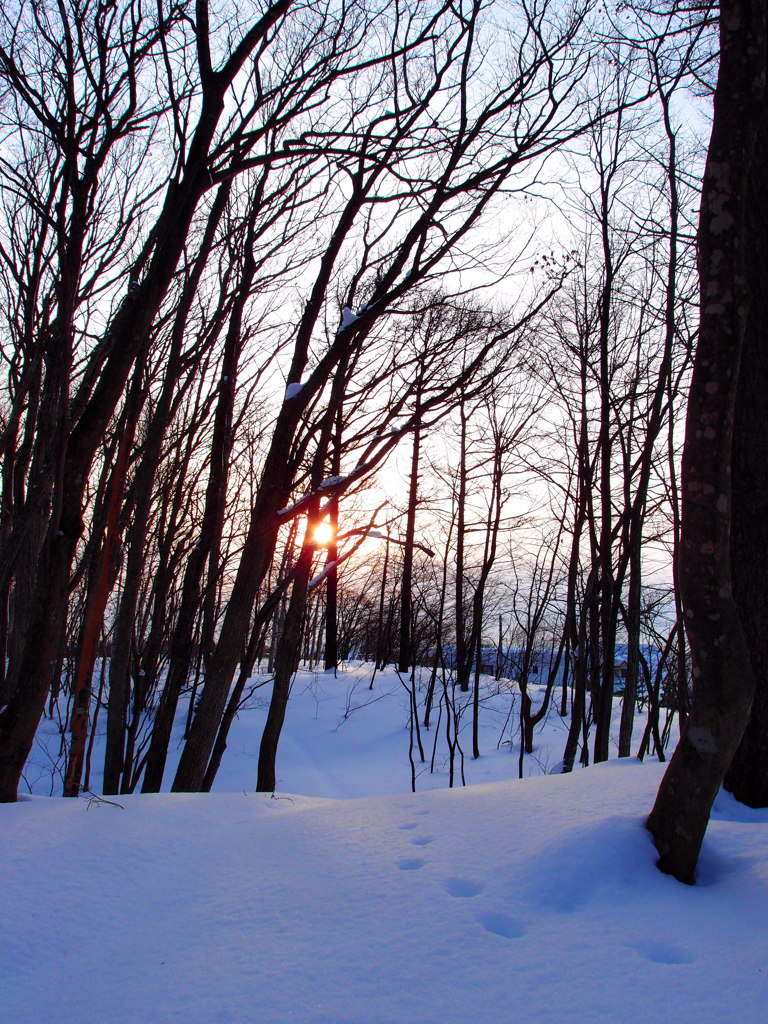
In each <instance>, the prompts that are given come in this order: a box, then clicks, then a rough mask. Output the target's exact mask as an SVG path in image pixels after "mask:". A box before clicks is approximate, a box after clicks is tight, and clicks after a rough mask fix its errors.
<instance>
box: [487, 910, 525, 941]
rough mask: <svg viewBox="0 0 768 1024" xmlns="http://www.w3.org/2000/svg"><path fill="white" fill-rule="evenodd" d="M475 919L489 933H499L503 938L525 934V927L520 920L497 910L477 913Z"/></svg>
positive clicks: (513, 937) (517, 937)
mask: <svg viewBox="0 0 768 1024" xmlns="http://www.w3.org/2000/svg"><path fill="white" fill-rule="evenodd" d="M475 920H476V921H477V923H478V924H480V925H482V926H483V928H485V930H486V931H487V932H490V933H491V935H500V936H501V937H502V938H503V939H519V938H521V936H523V935H525V931H526V928H525V925H524V924H523V923H522V922H521V921H517V920H516V919H515V918H514V917H510V916H509V914H502V913H501V912H500V911H497V910H488V911H486V912H485V913H483V914H478V915H477V917H476V919H475Z"/></svg>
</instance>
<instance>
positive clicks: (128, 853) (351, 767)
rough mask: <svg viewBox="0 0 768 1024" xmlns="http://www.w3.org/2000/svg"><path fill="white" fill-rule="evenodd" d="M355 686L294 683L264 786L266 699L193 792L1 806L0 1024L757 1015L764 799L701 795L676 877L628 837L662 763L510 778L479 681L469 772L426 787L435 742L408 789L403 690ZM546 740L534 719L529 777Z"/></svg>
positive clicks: (550, 748)
mask: <svg viewBox="0 0 768 1024" xmlns="http://www.w3.org/2000/svg"><path fill="white" fill-rule="evenodd" d="M370 678H371V668H370V666H367V667H366V666H357V667H351V668H350V669H349V670H348V671H344V672H340V673H339V675H338V678H336V677H334V675H333V674H332V673H323V672H310V671H302V672H300V673H299V674H298V676H297V679H296V681H295V683H294V687H293V691H292V697H291V703H290V705H289V708H288V716H287V720H286V727H285V728H286V732H285V736H284V739H283V742H282V743H281V748H280V752H279V761H278V777H279V783H278V791H277V793H276V794H275V795H274V796H271V795H261V794H258V795H257V794H255V793H253V792H250V790H252V788H253V782H254V776H255V759H256V755H257V751H258V736H259V733H260V728H261V724H262V723H263V720H264V713H265V708H264V702H265V690H266V689H268V688H265V689H261V690H257V691H255V694H254V698H253V700H252V706H251V707H250V708H248V709H246V710H244V711H243V712H242V714H241V716H240V719H239V720H238V722H237V723H236V727H235V728H234V729H233V733H232V735H231V738H230V744H229V747H228V750H227V753H226V755H225V759H224V763H223V765H222V772H221V774H220V777H219V778H218V779H217V784H216V790H217V791H216V792H214V793H211V794H206V795H185V794H162V795H158V796H138V795H137V796H125V797H118V798H115V800H114V802H113V803H105V802H97V801H92V800H89V799H87V798H82V799H80V800H63V799H50V798H45V797H42V796H36V795H35V796H27V797H25V798H24V799H22V800H21V801H20V802H19V803H18V804H14V805H4V806H0V816H1V818H2V821H1V823H0V865H2V877H3V887H2V890H1V891H0V1005H2V1007H3V1017H4V1019H6V1020H8V1021H13V1022H14V1024H51V1022H58V1021H65V1020H78V1022H80V1024H104V1022H107V1021H109V1022H112V1024H138V1022H142V1024H144V1022H157V1024H176V1022H179V1024H181V1022H184V1024H249V1022H254V1024H256V1022H257V1024H285V1022H299V1024H438V1022H439V1024H465V1022H467V1021H471V1022H473V1024H475V1022H477V1024H506V1022H512V1021H517V1020H520V1021H524V1022H526V1024H566V1022H579V1024H584V1022H586V1024H617V1022H620V1024H622V1022H631V1024H645V1022H648V1024H651V1022H653V1024H658V1022H662V1024H694V1022H695V1024H702V1022H704V1024H707V1022H713V1024H714V1022H717V1024H726V1022H733V1024H737V1022H738V1024H758V1022H760V1024H762V1021H763V1020H764V1019H765V1005H766V999H767V998H768V982H767V980H766V979H767V977H768V967H766V953H768V933H766V928H765V921H766V920H768V811H754V810H750V809H747V808H744V807H742V806H741V805H739V804H738V803H736V801H734V800H733V798H731V797H730V796H728V795H726V794H723V795H721V796H720V797H719V798H718V800H717V801H716V804H715V808H714V816H713V821H712V823H711V825H710V829H709V832H708V834H707V838H706V840H705V845H704V851H703V855H702V860H701V867H700V873H699V882H700V884H699V885H697V886H695V887H687V886H682V885H679V884H678V883H676V882H674V881H673V880H672V879H670V878H669V877H667V876H664V875H661V874H660V873H659V872H658V871H657V870H656V868H655V866H654V861H655V853H654V850H653V847H652V844H651V842H650V839H649V837H648V835H647V833H646V832H645V830H644V829H643V820H644V817H645V816H646V815H647V813H648V811H649V810H650V808H651V806H652V803H653V798H654V794H655V791H656V789H657V787H658V784H659V781H660V778H661V775H662V772H663V769H664V766H663V765H659V764H658V763H656V762H654V761H650V760H649V761H647V762H646V763H645V764H640V763H639V762H638V761H636V760H634V759H623V760H621V761H619V760H614V761H611V762H608V763H607V764H603V765H599V766H597V767H590V768H588V769H583V770H579V771H576V772H574V773H573V774H571V775H566V776H563V775H546V774H533V775H532V777H529V778H526V779H524V780H522V781H519V780H517V779H516V778H515V776H516V775H517V760H518V758H517V750H516V748H515V746H514V730H513V729H512V728H507V729H506V730H505V729H504V720H503V716H505V714H508V711H509V705H510V703H511V701H512V699H513V698H514V691H513V690H512V689H510V688H509V687H507V688H505V687H504V686H502V687H501V688H496V692H494V688H493V687H489V688H488V689H486V691H485V692H484V713H485V719H484V725H483V729H482V731H481V750H482V753H483V756H482V757H481V758H480V759H479V760H478V761H476V762H475V761H471V759H470V758H469V757H467V761H466V768H467V776H468V781H469V782H470V783H472V784H471V785H469V786H467V787H466V788H455V789H448V788H446V783H447V775H446V767H447V766H446V763H445V758H446V751H445V749H444V744H440V745H439V746H438V755H437V758H436V767H435V772H434V773H430V772H429V766H428V765H427V766H419V775H418V777H417V782H416V785H417V792H416V793H415V794H414V793H411V792H410V791H409V789H410V768H409V765H408V756H407V755H408V746H409V732H408V729H407V728H406V726H407V711H406V709H407V706H408V694H407V692H406V690H405V688H404V686H403V685H402V683H401V681H400V679H399V678H398V676H397V675H396V673H394V672H393V671H391V670H390V671H386V672H383V673H379V674H377V675H376V677H375V679H374V680H373V683H374V686H373V689H372V690H371V689H370V688H369V686H370ZM505 708H506V711H505ZM184 711H185V709H184V708H182V709H180V714H179V721H178V727H179V728H178V729H177V733H176V736H177V738H180V734H181V729H182V728H183V714H184ZM512 719H513V720H514V708H513V715H512ZM468 721H469V719H468V718H466V722H467V723H468ZM444 724H445V723H444V717H443V720H442V722H441V725H440V728H439V729H438V730H432V731H430V732H425V733H424V735H423V738H424V740H425V745H426V746H428V747H429V748H430V749H431V745H432V743H433V742H434V739H435V735H436V733H437V734H438V736H440V735H442V734H443V730H444ZM642 724H643V723H642V722H641V723H639V726H642ZM54 732H55V730H54V729H53V726H51V735H52V737H53V735H54ZM563 739H564V730H563V723H562V722H560V720H559V718H558V716H557V714H556V712H553V714H552V715H551V716H550V718H549V721H548V722H547V724H546V725H545V726H544V728H543V730H542V732H541V735H540V737H539V739H538V742H537V749H536V751H535V755H534V756H532V757H529V758H527V759H526V761H525V765H526V771H527V772H530V773H537V772H538V773H541V772H542V770H545V769H547V768H550V769H551V768H552V767H553V766H554V765H555V764H556V763H557V761H558V760H559V758H560V757H561V756H562V741H563ZM44 740H45V737H43V741H44ZM498 741H501V744H500V747H499V749H496V743H497V742H498ZM99 742H101V741H99ZM462 742H463V745H464V746H465V747H467V748H468V747H469V742H468V741H467V740H466V739H463V741H462ZM176 756H178V752H177V753H176ZM39 760H40V762H41V763H42V761H43V757H42V755H41V754H40V756H39ZM94 768H95V762H94ZM499 780H500V781H499ZM39 791H40V792H43V791H44V789H43V785H42V782H41V784H40V789H39ZM295 794H300V795H295Z"/></svg>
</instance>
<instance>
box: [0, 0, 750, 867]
mask: <svg viewBox="0 0 768 1024" xmlns="http://www.w3.org/2000/svg"><path fill="white" fill-rule="evenodd" d="M721 8H722V10H721ZM726 14H727V15H728V17H727V18H726V16H725V15H726ZM765 20H766V15H765V4H764V3H761V2H756V0H753V2H749V0H743V2H742V0H739V2H730V0H729V3H728V4H727V5H726V4H725V3H723V4H721V5H719V7H718V6H717V5H714V4H710V3H707V2H703V3H700V4H699V3H696V4H687V3H678V2H677V0H671V2H670V3H669V4H665V5H655V4H645V3H643V2H642V0H638V2H632V3H628V4H619V5H602V4H597V3H592V2H591V0H583V2H582V0H578V2H566V0H313V2H311V3H308V2H303V0H274V2H266V0H244V2H240V3H238V4H232V3H228V2H227V0H220V2H217V3H210V2H209V0H196V2H194V3H193V2H191V0H176V2H173V3H166V2H163V0H158V2H157V3H149V2H147V0H59V2H56V3H54V2H53V0H9V2H8V3H6V4H5V5H4V7H3V10H2V12H1V13H0V124H1V125H2V131H1V132H0V191H1V193H2V204H1V208H0V357H1V359H2V381H1V383H0V387H1V388H2V392H1V394H0V801H3V802H13V801H15V800H16V799H17V796H18V795H19V794H20V793H24V792H26V791H27V785H26V779H25V764H26V763H27V759H28V758H29V756H30V752H31V751H32V750H33V748H34V745H35V742H36V736H37V735H38V731H39V729H40V728H41V723H43V726H48V727H49V728H53V729H55V731H56V733H57V735H58V737H59V747H58V753H57V754H56V758H55V762H54V763H53V764H52V765H51V776H52V780H53V782H52V787H53V791H54V792H55V793H56V794H57V795H63V796H67V797H76V796H78V795H79V794H81V793H82V792H88V791H89V790H90V783H89V775H90V771H91V767H92V759H93V757H94V756H95V754H94V750H95V749H98V752H99V757H100V758H103V765H102V764H101V763H100V764H99V769H98V770H99V773H101V772H102V771H103V790H102V791H103V794H104V795H106V796H119V795H121V794H122V795H128V794H132V793H139V792H141V793H157V792H159V791H160V790H161V788H163V787H164V788H165V789H169V788H170V789H171V790H173V791H174V792H184V793H197V792H207V791H209V790H210V789H211V787H212V785H213V782H214V780H215V777H216V774H217V772H218V771H219V768H220V766H221V764H222V761H223V759H226V757H227V752H226V751H227V741H228V736H229V733H230V729H231V727H232V724H233V722H234V721H235V720H236V718H237V716H238V712H239V710H240V709H241V708H242V707H243V706H244V704H245V702H246V701H247V700H248V699H250V698H251V697H252V695H253V689H254V686H255V685H258V686H259V687H265V688H266V689H264V691H263V692H265V693H267V696H268V701H269V704H268V713H267V716H266V720H265V724H264V729H263V735H262V736H261V740H260V745H259V750H258V768H257V773H256V774H255V776H254V780H253V782H254V785H255V788H256V790H257V791H258V792H262V793H272V792H273V791H274V790H275V788H276V766H277V765H279V762H280V747H279V741H280V736H281V731H282V728H283V724H284V721H285V718H286V715H290V713H291V709H290V703H289V696H290V692H291V683H292V679H293V678H294V674H295V673H296V671H297V669H299V667H300V665H303V666H316V665H322V667H323V669H324V670H326V671H328V672H334V671H335V670H336V669H337V668H338V667H339V666H341V665H342V664H344V663H347V662H366V663H369V664H370V666H371V667H372V670H373V672H374V673H375V672H376V671H385V670H387V666H390V667H392V666H394V667H396V669H397V672H398V674H399V678H400V679H401V681H402V683H403V685H404V687H405V688H406V689H407V690H408V691H409V693H410V695H411V696H410V698H409V699H410V700H411V702H412V704H411V706H412V714H411V728H412V729H413V728H416V727H418V728H423V729H428V728H429V726H430V715H432V716H433V718H434V717H435V716H437V715H438V712H440V713H441V714H443V716H444V719H443V720H446V719H448V720H450V716H451V714H454V719H453V722H454V728H455V729H458V720H457V719H456V717H455V709H456V708H457V707H458V703H457V702H459V701H463V704H462V707H464V706H466V708H467V711H466V715H465V718H464V719H463V727H464V728H465V729H466V730H467V733H466V736H470V734H471V738H466V737H465V739H464V740H463V742H464V747H465V749H466V751H467V752H468V754H470V755H471V756H473V757H475V758H477V757H479V756H480V754H481V751H480V748H479V739H478V736H479V728H480V727H479V720H480V716H481V715H482V706H483V702H482V700H481V679H487V678H488V677H492V678H494V679H496V680H499V679H506V680H511V681H512V682H513V683H514V686H515V693H516V701H517V703H516V705H515V710H514V715H515V716H516V718H515V721H516V725H517V727H518V729H519V749H520V757H521V760H522V757H523V756H524V754H526V753H528V754H530V753H531V751H532V750H533V748H534V744H535V736H536V730H537V728H540V727H542V725H543V724H545V723H546V720H547V716H548V715H550V714H554V715H559V716H560V717H561V719H562V721H563V722H564V724H565V734H564V735H565V740H564V745H563V750H562V756H561V761H560V762H559V764H560V768H561V770H562V772H565V773H567V772H570V771H571V770H572V769H573V768H574V767H576V766H578V765H580V764H581V765H587V764H590V763H593V762H602V761H606V760H608V759H609V758H612V757H615V756H616V755H617V754H618V756H619V757H629V756H630V755H632V756H635V755H639V756H640V757H641V758H642V757H644V756H646V755H647V756H649V757H650V756H655V757H657V758H658V759H659V760H661V761H666V760H667V758H668V756H669V755H670V754H671V744H670V735H674V736H677V734H678V731H679V732H681V733H682V736H683V740H682V741H681V743H680V745H679V746H678V748H677V753H676V754H675V759H673V761H672V764H671V766H670V769H671V770H670V774H669V775H668V776H667V777H666V780H665V783H663V784H662V789H661V790H660V793H659V798H658V801H657V804H656V807H655V808H654V811H653V814H652V816H651V819H650V821H649V828H650V829H651V832H652V834H653V836H654V841H655V842H656V847H657V849H658V851H659V854H660V856H661V863H660V866H661V867H662V868H663V870H665V871H668V872H670V873H672V874H674V875H676V876H677V877H678V878H681V879H682V880H684V881H691V880H692V878H693V871H694V868H695V864H696V857H697V855H698V849H699V846H700V843H701V837H702V836H703V833H704V829H705V828H706V822H707V819H708V816H709V811H710V807H711V805H712V802H713V800H714V799H715V795H716V793H717V791H718V789H719V786H720V783H721V781H722V780H723V778H724V777H726V785H727V787H728V788H729V789H730V790H731V791H732V792H733V793H734V795H736V796H737V797H738V798H739V799H740V800H742V801H743V802H744V803H746V804H750V805H752V806H753V807H760V806H766V804H768V757H765V756H763V755H764V752H765V747H766V743H767V742H768V702H767V701H766V697H765V693H764V691H765V689H766V688H765V686H764V685H756V683H755V675H756V669H757V666H759V665H760V664H762V653H763V652H764V647H765V638H764V637H763V635H762V634H763V631H764V623H765V616H764V614H763V609H764V608H765V604H766V600H765V598H766V595H765V589H766V588H765V575H766V574H765V572H763V571H761V567H764V566H765V551H766V540H768V539H766V538H765V537H764V533H765V530H766V528H767V527H768V514H766V513H767V512H768V510H766V509H765V504H766V501H767V500H768V481H767V480H766V473H768V468H767V467H768V457H766V456H767V455H768V453H766V451H765V448H766V440H765V438H764V437H763V436H762V435H763V434H764V429H763V428H762V427H761V425H760V424H761V423H764V420H765V415H764V414H765V405H766V401H767V400H768V391H766V366H765V360H766V356H765V355H764V353H763V349H765V346H764V345H763V344H762V338H763V332H764V324H765V322H766V321H765V317H763V316H762V315H761V312H762V311H761V302H764V301H768V300H766V296H768V288H767V287H766V282H765V280H764V277H765V269H764V264H765V259H764V255H763V253H764V247H763V248H762V249H761V241H762V239H763V238H764V237H765V229H764V227H763V220H762V210H763V209H764V208H765V200H764V195H763V191H764V190H763V189H762V182H761V180H760V175H761V172H762V167H764V166H765V161H764V160H763V159H762V156H764V155H765V151H764V150H765V147H766V146H768V135H767V134H766V131H765V127H766V124H767V123H768V122H766V115H765V113H764V96H763V93H764V91H765V77H766V76H765V62H766V28H765ZM761 154H762V156H761ZM686 416H687V422H686ZM732 465H733V467H734V468H733V471H732V468H731V467H732ZM750 659H751V660H750ZM753 669H755V671H754V672H753ZM255 680H257V682H255ZM371 685H373V681H372V682H371ZM756 690H757V694H758V695H757V697H755V698H754V702H753V694H754V693H755V691H756ZM617 700H619V701H620V705H621V711H620V722H619V727H618V732H617V731H616V730H615V729H614V728H613V724H612V722H613V719H612V715H613V709H614V706H615V702H616V701H617ZM750 709H751V711H750ZM182 714H183V717H184V721H183V747H182V749H181V752H180V756H179V757H178V759H175V760H174V765H175V770H174V771H173V772H172V773H171V772H170V771H169V770H168V765H167V762H168V759H169V749H170V747H171V745H172V735H174V733H173V730H174V723H178V721H179V715H182ZM638 723H640V727H641V728H640V731H641V735H642V741H641V743H640V746H639V748H638V747H637V745H633V735H635V734H636V732H637V727H638ZM449 729H450V726H449ZM99 731H100V734H102V735H103V736H104V742H103V744H101V743H99V745H98V748H95V747H94V740H95V737H96V735H97V733H99ZM737 751H738V752H737ZM665 784H666V786H667V788H666V791H665ZM646 810H650V807H649V808H647V809H646ZM681 822H682V823H683V824H681ZM683 825H684V827H683ZM670 834H672V836H674V835H675V834H677V835H678V839H679V836H680V835H683V834H684V836H685V842H684V843H683V846H684V847H685V849H684V850H680V849H677V848H676V847H675V843H676V842H677V841H678V840H675V839H674V838H672V839H670Z"/></svg>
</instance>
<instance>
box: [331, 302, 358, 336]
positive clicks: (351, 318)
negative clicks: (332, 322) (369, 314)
mask: <svg viewBox="0 0 768 1024" xmlns="http://www.w3.org/2000/svg"><path fill="white" fill-rule="evenodd" d="M357 319H358V317H357V316H356V315H355V314H354V313H353V312H352V310H351V309H350V308H349V306H345V307H344V308H343V309H342V311H341V327H340V328H339V329H338V331H337V332H336V333H337V334H341V332H342V331H343V330H345V329H346V328H347V327H351V326H352V324H353V323H355V321H356V320H357Z"/></svg>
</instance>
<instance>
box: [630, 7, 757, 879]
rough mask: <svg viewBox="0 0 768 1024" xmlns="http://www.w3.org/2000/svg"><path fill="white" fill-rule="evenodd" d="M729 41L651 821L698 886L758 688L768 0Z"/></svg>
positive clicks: (662, 859)
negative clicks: (756, 302)
mask: <svg viewBox="0 0 768 1024" xmlns="http://www.w3.org/2000/svg"><path fill="white" fill-rule="evenodd" d="M720 43H721V49H720V52H721V56H720V73H719V76H718V83H717V89H716V92H715V102H714V118H713V123H712V135H711V139H710V146H709V152H708V155H707V164H706V169H705V173H704V182H703V190H702V204H701V213H700V218H699V234H698V243H699V254H698V260H699V279H700V330H699V340H698V346H697V350H696V356H695V360H694V368H693V377H692V380H691V390H690V395H689V400H688V413H687V418H686V431H685V448H684V452H683V465H682V502H683V506H682V530H683V533H682V546H681V552H680V583H681V588H682V600H683V606H684V611H685V620H686V628H687V631H688V637H689V641H690V646H691V655H692V658H693V677H694V684H693V701H692V706H691V713H690V716H689V718H688V721H687V723H686V727H685V729H684V731H683V734H682V736H681V738H680V743H679V744H678V747H677V749H676V751H675V753H674V755H673V757H672V760H671V761H670V764H669V767H668V769H667V772H666V774H665V775H664V779H663V780H662V783H661V787H660V789H659V793H658V796H657V798H656V803H655V805H654V808H653V810H652V812H651V815H650V817H649V819H648V823H647V827H648V829H649V830H650V832H651V835H652V836H653V840H654V843H655V845H656V848H657V850H658V851H659V855H660V856H659V861H658V866H659V868H660V869H661V870H662V871H665V872H667V873H668V874H672V875H674V876H675V877H676V878H677V879H678V880H679V881H681V882H687V883H689V884H691V883H693V881H694V877H695V870H696V863H697V860H698V856H699V851H700V848H701V843H702V840H703V838H704V833H705V831H706V827H707V823H708V820H709V813H710V810H711V807H712V802H713V800H714V798H715V796H716V795H717V791H718V789H719V787H720V784H721V782H722V780H723V777H724V775H725V773H726V771H727V769H728V767H729V765H730V763H731V761H732V759H733V756H734V754H735V752H736V749H737V747H738V745H739V743H740V741H741V737H742V735H743V733H744V729H745V727H746V724H747V720H748V718H749V712H750V707H751V704H752V697H753V692H754V679H753V674H752V668H751V665H750V660H749V651H748V649H747V644H746V638H745V635H744V630H743V628H742V624H741V619H740V616H739V612H738V607H737V605H736V602H735V600H734V596H733V589H732V576H731V564H730V559H731V500H732V491H731V449H732V438H733V423H734V405H735V397H736V387H737V382H738V375H739V361H740V357H741V348H742V341H743V338H744V332H745V322H746V310H747V295H748V290H747V281H746V261H745V252H744V242H745V219H746V208H747V202H748V190H747V175H748V171H749V167H750V163H751V160H752V156H753V150H754V142H755V136H756V132H757V127H758V124H759V121H760V118H761V116H762V109H763V103H764V92H765V69H766V3H765V0H725V2H723V3H722V4H721V7H720Z"/></svg>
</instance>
